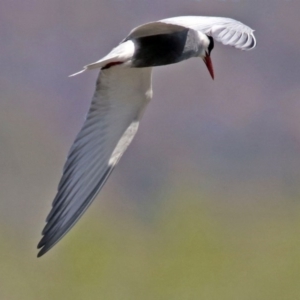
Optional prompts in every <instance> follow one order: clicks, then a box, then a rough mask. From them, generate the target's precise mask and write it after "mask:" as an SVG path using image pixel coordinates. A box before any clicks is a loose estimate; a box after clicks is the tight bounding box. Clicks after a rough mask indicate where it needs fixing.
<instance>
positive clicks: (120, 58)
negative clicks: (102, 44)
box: [69, 40, 134, 77]
mask: <svg viewBox="0 0 300 300" xmlns="http://www.w3.org/2000/svg"><path fill="white" fill-rule="evenodd" d="M133 54H134V43H133V42H132V41H130V40H129V41H126V42H124V43H121V44H120V45H118V46H117V47H116V48H114V49H113V50H112V51H111V52H110V53H108V54H107V55H106V56H104V57H103V58H101V59H100V60H98V61H96V62H94V63H91V64H88V65H86V66H84V67H83V69H82V70H81V71H79V72H76V73H74V74H71V75H69V77H73V76H76V75H79V74H81V73H83V72H85V71H86V70H93V69H98V68H99V69H100V68H102V67H104V66H105V65H107V64H109V63H111V62H126V61H128V60H130V59H131V58H132V56H133Z"/></svg>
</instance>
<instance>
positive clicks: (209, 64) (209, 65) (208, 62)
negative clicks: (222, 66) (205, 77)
mask: <svg viewBox="0 0 300 300" xmlns="http://www.w3.org/2000/svg"><path fill="white" fill-rule="evenodd" d="M203 61H204V63H205V65H206V67H207V69H208V72H209V74H210V76H211V78H212V79H214V78H215V75H214V68H213V65H212V62H211V59H210V56H209V54H206V56H205V57H204V58H203Z"/></svg>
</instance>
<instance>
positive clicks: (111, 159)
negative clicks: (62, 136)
mask: <svg viewBox="0 0 300 300" xmlns="http://www.w3.org/2000/svg"><path fill="white" fill-rule="evenodd" d="M253 31H254V30H252V29H251V28H250V27H248V26H246V25H244V24H243V23H241V22H239V21H236V20H233V19H229V18H221V17H200V16H184V17H174V18H169V19H164V20H160V21H156V22H151V23H146V24H143V25H141V26H138V27H136V28H134V29H133V30H132V31H131V32H130V33H129V35H128V36H127V37H126V38H125V39H124V40H123V41H121V43H120V44H119V45H118V46H117V47H116V48H114V49H113V50H112V51H111V52H110V53H108V54H107V55H106V56H105V57H103V58H102V59H100V60H98V61H96V62H94V63H91V64H89V65H86V66H85V67H84V68H83V70H82V71H80V72H78V73H75V74H73V75H71V76H75V75H77V74H80V73H82V72H84V71H86V70H92V69H100V73H99V76H98V78H97V81H96V90H95V93H94V96H93V99H92V102H91V106H90V109H89V111H88V114H87V116H86V119H85V122H84V124H83V127H82V128H81V130H80V132H79V133H78V135H77V137H76V139H75V141H74V143H73V145H72V147H71V149H70V151H69V154H68V158H67V161H66V163H65V165H64V168H63V175H62V178H61V180H60V182H59V185H58V190H57V194H56V197H55V198H54V200H53V203H52V209H51V211H50V213H49V215H48V217H47V219H46V225H45V227H44V229H43V232H42V235H43V238H42V239H41V241H40V242H39V244H38V248H39V249H40V248H41V249H40V251H39V253H38V257H39V256H42V255H43V254H45V253H46V252H47V251H48V250H49V249H51V248H52V247H53V246H54V245H55V244H56V243H57V242H58V241H59V240H60V239H61V238H62V237H63V236H64V235H65V234H66V233H67V232H68V231H69V230H70V229H71V228H72V227H73V225H74V224H75V223H76V222H77V220H78V219H79V218H80V217H81V215H82V214H83V213H84V212H85V211H86V209H87V208H88V207H89V205H90V204H91V203H92V201H93V200H94V198H95V197H96V196H97V194H98V193H99V191H100V190H101V188H102V187H103V185H104V184H105V182H106V180H107V179H108V177H109V175H110V174H111V172H112V171H113V169H114V167H115V166H116V164H117V163H118V161H119V160H120V158H121V157H122V155H123V153H124V152H125V150H126V149H127V147H128V146H129V144H130V143H131V141H132V139H133V137H134V136H135V134H136V132H137V130H138V127H139V122H140V119H141V117H142V115H143V113H144V111H145V108H146V106H147V104H148V103H149V101H150V99H151V98H152V88H151V73H152V68H153V67H156V66H162V65H168V64H174V63H178V62H181V61H183V60H186V59H189V58H192V57H199V58H201V59H202V60H203V61H204V63H205V65H206V66H207V69H208V71H209V73H210V75H211V77H212V78H214V70H213V65H212V61H211V58H210V55H211V51H212V50H213V48H214V41H218V42H221V43H222V44H224V45H230V46H233V47H235V48H238V49H241V50H250V49H253V48H254V47H255V45H256V40H255V37H254V34H253Z"/></svg>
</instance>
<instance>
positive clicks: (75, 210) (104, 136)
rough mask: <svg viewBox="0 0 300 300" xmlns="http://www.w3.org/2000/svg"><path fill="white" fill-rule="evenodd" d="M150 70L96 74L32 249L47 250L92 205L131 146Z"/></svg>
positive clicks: (147, 92)
mask: <svg viewBox="0 0 300 300" xmlns="http://www.w3.org/2000/svg"><path fill="white" fill-rule="evenodd" d="M151 94H152V91H151V68H143V69H134V68H126V67H124V66H114V67H111V68H109V69H105V70H102V71H101V72H100V74H99V77H98V79H97V85H96V91H95V94H94V97H93V100H92V104H91V107H90V110H89V112H88V114H87V118H86V121H85V123H84V125H83V127H82V129H81V131H80V132H79V134H78V135H77V138H76V140H75V142H74V144H73V146H72V147H71V150H70V152H69V155H68V159H67V161H66V163H65V166H64V170H63V175H62V178H61V180H60V183H59V186H58V192H57V195H56V197H55V199H54V201H53V203H52V209H51V211H50V214H49V215H48V217H47V220H46V222H47V224H46V226H45V228H44V230H43V232H42V234H43V238H42V239H41V241H40V243H39V244H38V248H42V249H41V250H40V252H39V253H38V256H42V255H43V254H45V253H46V252H47V251H48V250H49V249H50V248H52V247H53V246H54V245H55V244H56V243H57V242H58V241H59V240H60V239H61V238H62V237H63V236H64V235H65V234H66V233H67V232H68V231H69V230H70V229H71V227H72V226H73V225H74V224H75V223H76V221H77V220H78V219H79V218H80V217H81V215H82V214H83V213H84V212H85V210H86V209H87V208H88V206H89V205H90V204H91V202H92V201H93V200H94V198H95V197H96V195H97V194H98V192H99V191H100V189H101V188H102V186H103V185H104V183H105V182H106V180H107V178H108V177H109V175H110V173H111V172H112V170H113V168H114V167H115V165H116V164H117V162H118V161H119V159H120V158H121V156H122V155H123V153H124V151H125V150H126V148H127V147H128V145H129V144H130V142H131V141H132V139H133V137H134V135H135V133H136V132H137V129H138V124H139V119H140V117H141V114H142V113H143V111H144V109H145V107H146V104H147V103H148V101H149V100H150V98H151Z"/></svg>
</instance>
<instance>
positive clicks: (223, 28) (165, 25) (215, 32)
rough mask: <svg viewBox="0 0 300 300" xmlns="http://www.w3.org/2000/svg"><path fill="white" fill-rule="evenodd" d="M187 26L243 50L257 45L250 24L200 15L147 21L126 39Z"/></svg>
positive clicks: (169, 31)
mask: <svg viewBox="0 0 300 300" xmlns="http://www.w3.org/2000/svg"><path fill="white" fill-rule="evenodd" d="M186 28H190V29H194V30H198V31H201V32H203V33H205V34H207V35H209V36H212V37H213V38H214V39H215V40H216V41H218V42H221V43H222V44H224V45H230V46H234V47H236V48H238V49H241V50H251V49H252V48H254V47H255V46H256V39H255V36H254V33H253V32H254V30H253V29H251V28H250V27H249V26H247V25H245V24H243V23H241V22H239V21H236V20H234V19H230V18H221V17H199V16H185V17H175V18H169V19H164V20H160V21H156V22H151V23H146V24H143V25H141V26H138V27H136V28H134V29H133V30H132V31H131V32H130V33H129V35H128V36H127V37H126V39H125V40H124V41H126V40H129V39H132V38H139V37H143V36H150V35H156V34H167V33H173V32H176V31H181V30H184V29H186ZM233 37H235V38H233Z"/></svg>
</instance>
